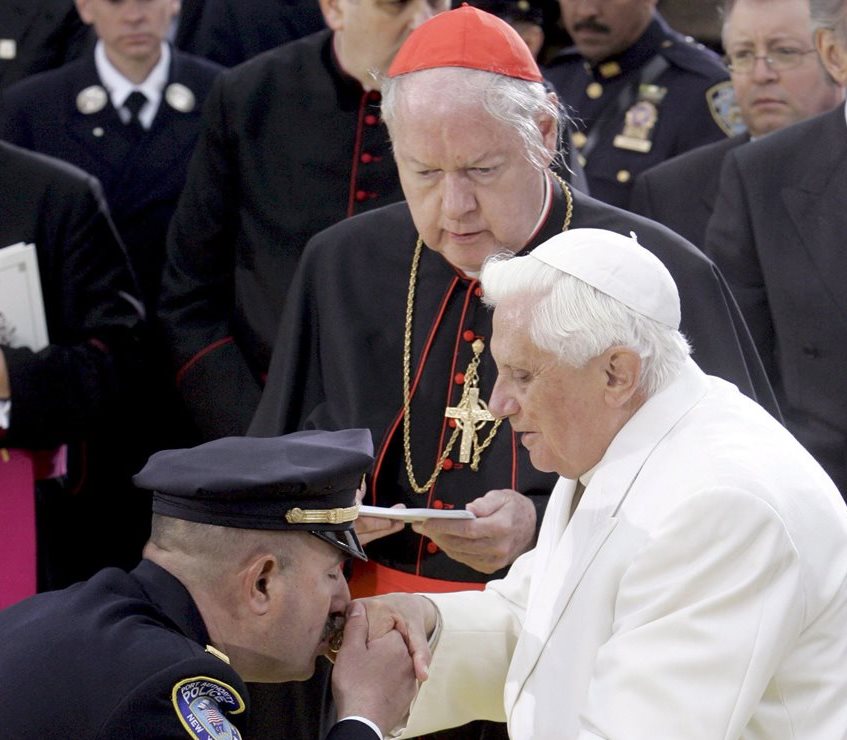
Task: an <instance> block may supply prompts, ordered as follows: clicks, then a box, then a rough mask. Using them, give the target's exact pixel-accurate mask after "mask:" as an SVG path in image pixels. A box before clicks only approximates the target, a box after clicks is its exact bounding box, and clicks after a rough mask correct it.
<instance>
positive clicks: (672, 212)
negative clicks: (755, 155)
mask: <svg viewBox="0 0 847 740" xmlns="http://www.w3.org/2000/svg"><path fill="white" fill-rule="evenodd" d="M748 141H750V136H749V135H748V134H742V135H741V136H733V137H732V138H731V139H724V140H723V141H716V142H715V143H714V144H706V146H701V147H697V148H696V149H692V150H691V151H690V152H685V154H680V155H679V156H676V157H674V158H673V159H669V160H667V161H666V162H662V163H661V164H658V165H656V166H655V167H651V168H650V169H649V170H646V171H645V172H642V173H641V174H640V175H639V176H638V177H637V178H636V180H635V185H634V187H633V189H632V197H631V199H630V204H629V210H630V211H632V212H633V213H640V214H641V215H642V216H647V218H652V219H653V220H654V221H658V222H659V223H660V224H664V225H665V226H667V227H668V228H670V229H673V230H674V231H675V232H676V233H677V234H680V235H681V236H684V237H685V238H686V239H688V241H690V242H691V243H692V244H694V245H695V246H697V247H700V249H702V248H703V245H704V244H705V243H706V226H707V225H708V223H709V219H710V218H711V216H712V211H713V210H714V208H715V200H716V199H717V197H718V184H719V182H720V174H721V165H722V164H723V160H724V157H725V156H726V155H727V154H728V153H729V152H731V151H732V150H733V149H735V147H737V146H740V145H741V144H746V143H747V142H748Z"/></svg>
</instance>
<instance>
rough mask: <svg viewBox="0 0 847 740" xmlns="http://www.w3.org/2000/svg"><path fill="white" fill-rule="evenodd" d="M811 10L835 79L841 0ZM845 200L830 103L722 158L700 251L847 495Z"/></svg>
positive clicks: (795, 424)
mask: <svg viewBox="0 0 847 740" xmlns="http://www.w3.org/2000/svg"><path fill="white" fill-rule="evenodd" d="M772 4H773V3H772V0H769V2H768V12H770V8H771V6H772ZM810 10H811V19H812V27H813V29H814V39H815V44H816V47H817V51H818V54H819V55H820V59H821V61H822V62H823V65H824V66H825V67H826V69H827V71H828V73H829V74H830V75H831V76H832V78H833V79H834V80H835V82H836V83H837V85H838V86H839V87H844V86H845V85H847V0H811V3H810ZM761 22H762V23H764V22H765V18H764V17H763V18H761ZM798 48H800V47H798ZM730 53H733V52H732V50H731V52H730ZM756 54H757V55H760V56H761V55H765V54H770V55H771V57H773V52H772V50H756ZM811 56H812V55H806V58H807V59H808V58H810V57H811ZM754 61H755V64H756V65H757V66H758V67H759V68H760V69H761V67H762V64H763V62H764V60H758V59H757V60H754ZM783 62H784V59H783ZM742 64H743V62H742ZM777 64H779V63H778V62H777ZM760 120H763V121H764V120H768V119H767V118H766V117H765V116H764V115H762V116H761V119H760ZM845 203H847V121H845V109H844V106H842V105H839V106H838V107H837V108H836V109H835V110H833V111H830V112H828V113H824V114H822V115H820V116H817V117H815V118H811V119H809V120H807V121H803V122H800V123H797V124H795V125H793V126H789V127H788V128H786V129H784V130H782V131H777V132H776V133H773V134H771V135H769V136H767V137H765V138H763V139H761V140H757V141H753V142H751V143H750V144H748V145H746V146H743V147H739V148H737V149H735V150H734V151H732V152H730V153H729V154H728V155H727V157H726V160H725V162H724V166H723V169H722V172H721V178H720V187H719V190H718V198H717V202H716V204H715V212H714V214H713V216H712V218H711V220H710V221H709V226H708V229H707V232H706V251H707V252H708V253H709V254H710V256H712V257H713V259H715V261H716V262H717V263H718V265H719V267H720V268H721V270H722V271H723V273H724V275H725V276H726V278H727V280H728V281H729V282H730V286H731V287H732V289H733V291H734V293H735V297H736V298H737V300H738V303H739V305H740V307H741V310H742V312H743V313H744V316H745V318H746V319H747V323H748V325H749V327H750V330H751V332H752V333H753V339H754V341H755V342H756V344H757V346H758V348H759V352H760V354H761V356H762V359H763V361H764V363H765V367H766V370H767V371H768V373H769V375H770V378H771V381H772V382H773V385H774V389H775V390H776V392H777V395H778V396H779V401H780V406H781V409H782V412H783V414H784V416H785V420H786V424H787V425H788V428H789V429H790V430H791V431H792V433H793V434H794V436H795V437H797V438H798V439H799V440H800V442H802V443H803V444H804V445H805V447H806V448H807V449H808V450H809V452H811V453H812V455H814V456H815V457H816V458H817V460H818V462H819V463H820V464H821V465H822V466H823V467H824V468H825V469H826V471H827V472H828V473H829V475H830V477H831V478H832V479H833V480H834V481H835V483H836V485H837V486H838V487H839V488H840V490H841V494H842V496H846V497H847V374H845V371H844V368H845V365H847V291H845V290H844V285H845V281H847V250H845V248H844V235H845V233H847V208H845Z"/></svg>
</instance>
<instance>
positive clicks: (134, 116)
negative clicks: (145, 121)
mask: <svg viewBox="0 0 847 740" xmlns="http://www.w3.org/2000/svg"><path fill="white" fill-rule="evenodd" d="M146 102H147V96H146V95H145V94H144V93H143V92H141V91H140V90H133V91H132V92H131V93H130V94H129V95H128V96H127V99H126V100H125V101H124V108H126V109H127V110H128V111H129V122H128V123H127V126H129V127H130V129H131V130H132V132H133V133H134V134H136V135H137V136H140V135H141V134H143V133H144V127H143V126H142V125H141V121H140V120H139V118H138V113H139V111H140V110H141V109H142V108H143V107H144V104H145V103H146Z"/></svg>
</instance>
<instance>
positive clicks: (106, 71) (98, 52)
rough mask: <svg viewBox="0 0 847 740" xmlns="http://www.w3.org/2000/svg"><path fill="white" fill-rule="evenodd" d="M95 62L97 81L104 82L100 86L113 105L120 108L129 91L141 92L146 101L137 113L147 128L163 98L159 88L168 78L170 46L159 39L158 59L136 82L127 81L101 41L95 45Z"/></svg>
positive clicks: (163, 85)
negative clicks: (110, 58) (139, 81)
mask: <svg viewBox="0 0 847 740" xmlns="http://www.w3.org/2000/svg"><path fill="white" fill-rule="evenodd" d="M94 64H95V65H96V67H97V75H98V76H99V77H100V82H102V83H103V87H105V88H106V91H107V92H108V93H109V99H110V100H111V101H112V105H113V106H114V107H115V108H117V109H118V111H119V112H120V111H122V106H123V104H124V102H125V101H126V99H127V98H128V97H129V94H130V93H131V92H133V91H135V90H139V91H141V92H142V93H144V95H145V97H146V98H147V101H148V102H147V103H146V104H145V106H144V107H143V108H142V109H141V113H139V116H138V117H139V120H140V121H141V125H142V126H144V127H145V128H150V124H152V123H153V118H154V117H155V116H156V112H157V111H158V110H159V104H160V103H161V102H162V91H163V90H164V88H165V85H166V84H167V81H168V70H169V69H170V64H171V49H170V46H168V44H166V43H165V42H162V53H161V55H160V56H159V61H158V62H156V65H155V66H154V67H153V69H152V70H150V74H149V75H147V78H146V79H145V80H144V81H143V82H141V83H140V84H138V85H136V84H135V83H133V82H130V81H129V80H128V79H127V78H126V77H124V76H123V75H122V74H121V73H120V72H119V71H118V70H117V68H116V67H115V65H113V64H112V63H111V62H110V61H109V58H108V57H107V56H106V49H105V47H104V45H103V42H102V41H98V42H97V45H96V46H95V47H94Z"/></svg>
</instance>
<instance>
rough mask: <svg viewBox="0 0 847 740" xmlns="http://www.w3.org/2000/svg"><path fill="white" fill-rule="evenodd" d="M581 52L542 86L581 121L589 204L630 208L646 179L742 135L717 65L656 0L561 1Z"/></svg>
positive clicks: (576, 134) (562, 62) (552, 70)
mask: <svg viewBox="0 0 847 740" xmlns="http://www.w3.org/2000/svg"><path fill="white" fill-rule="evenodd" d="M559 4H560V7H561V10H562V18H563V21H564V25H565V27H566V29H567V31H568V33H569V34H570V36H571V38H572V39H573V41H574V44H575V45H574V46H573V47H570V48H567V49H565V50H563V51H562V52H561V53H560V54H558V55H557V56H556V57H555V58H554V59H553V61H552V62H551V63H550V65H549V66H548V67H547V69H546V70H545V71H544V75H545V77H546V78H547V79H548V80H549V81H550V82H551V83H553V85H554V86H555V88H556V90H557V92H558V93H559V96H560V98H561V99H562V100H563V102H564V103H565V104H566V105H567V106H568V107H569V108H570V111H571V113H572V115H573V117H574V118H575V119H576V130H574V131H573V132H572V134H571V141H572V144H573V146H574V147H575V149H576V150H577V151H578V152H579V153H580V156H581V160H582V163H583V166H584V168H585V173H586V175H587V178H588V184H589V188H590V192H591V195H592V196H594V197H595V198H598V199H600V200H603V201H605V202H607V203H610V204H612V205H616V206H621V207H626V205H627V204H628V203H629V192H630V188H631V186H632V181H633V179H634V178H635V176H636V175H637V174H638V173H640V172H641V171H643V170H645V169H647V168H648V167H651V166H653V165H655V164H658V163H659V162H662V161H664V160H665V159H668V158H670V157H672V156H675V155H677V154H681V153H682V152H685V151H688V150H689V149H693V148H694V147H696V146H701V145H703V144H708V143H710V142H713V141H718V140H720V139H722V138H725V137H726V136H729V135H731V134H733V133H740V131H741V130H742V128H743V124H742V123H741V122H740V119H738V118H737V116H736V113H735V106H734V98H733V93H732V86H731V84H730V82H729V80H728V77H729V75H728V73H727V70H726V68H725V67H724V65H723V64H722V62H721V60H720V58H719V57H718V56H717V55H716V54H714V53H713V52H711V51H709V50H707V49H705V48H704V47H702V46H700V45H698V44H696V43H695V42H694V41H692V40H691V39H688V38H686V37H684V36H682V35H680V34H678V33H676V32H675V31H673V30H672V29H671V28H670V27H669V26H668V25H667V24H666V23H665V21H664V20H663V19H662V17H661V16H660V15H659V14H658V13H657V12H656V0H559Z"/></svg>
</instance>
